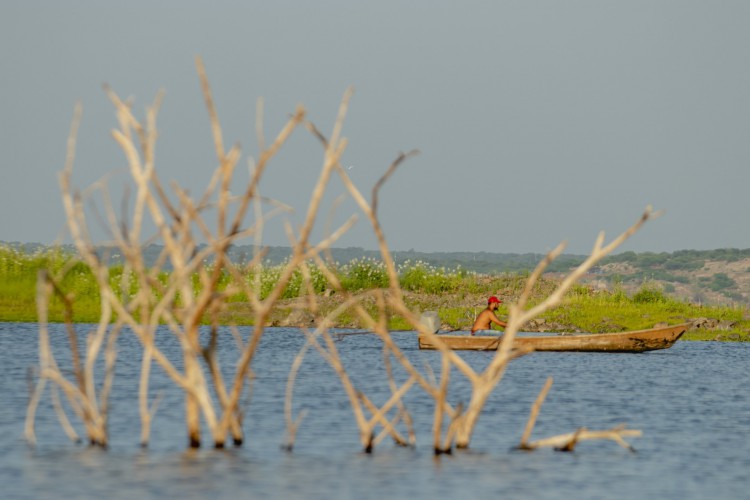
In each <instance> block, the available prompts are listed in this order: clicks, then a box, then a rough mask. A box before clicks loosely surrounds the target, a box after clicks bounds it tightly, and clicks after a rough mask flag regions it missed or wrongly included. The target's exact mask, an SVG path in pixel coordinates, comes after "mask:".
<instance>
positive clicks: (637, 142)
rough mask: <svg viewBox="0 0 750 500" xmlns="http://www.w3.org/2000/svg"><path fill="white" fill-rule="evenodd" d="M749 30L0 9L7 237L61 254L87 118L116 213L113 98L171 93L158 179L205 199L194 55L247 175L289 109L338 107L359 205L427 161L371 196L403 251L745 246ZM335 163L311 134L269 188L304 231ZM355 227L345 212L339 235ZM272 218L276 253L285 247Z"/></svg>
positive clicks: (158, 8) (548, 8)
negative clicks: (406, 155)
mask: <svg viewBox="0 0 750 500" xmlns="http://www.w3.org/2000/svg"><path fill="white" fill-rule="evenodd" d="M748 26H750V2H747V1H719V2H708V1H687V0H676V1H658V0H645V1H636V0H628V1H616V2H615V1H601V0H596V1H593V0H592V1H522V0H517V1H494V0H493V1H475V0H462V1H451V2H448V1H434V0H433V1H393V0H378V1H370V2H364V1H315V2H313V1H301V0H300V1H273V2H272V1H266V2H260V1H218V0H214V1H211V2H197V1H179V2H178V1H169V2H168V1H161V2H158V1H143V0H128V1H126V2H120V1H118V2H109V1H101V0H97V1H94V0H87V1H71V0H67V1H55V0H50V1H32V0H4V1H3V2H1V3H0V71H1V72H2V92H1V93H0V117H1V118H0V152H2V156H1V157H0V158H1V159H2V160H1V161H2V170H3V177H2V181H0V213H1V214H2V218H1V219H0V221H1V222H0V240H4V241H22V242H43V243H50V242H53V241H54V240H56V239H57V238H58V237H59V236H60V235H61V234H63V228H64V217H63V215H62V210H61V202H60V195H59V188H58V184H57V174H58V172H59V171H60V170H61V168H62V166H63V164H64V159H65V143H66V139H67V135H68V130H69V126H70V120H71V117H72V114H73V108H74V105H75V103H76V101H80V102H81V103H82V104H83V123H82V128H81V132H80V134H79V141H78V156H77V160H76V164H75V174H74V181H75V183H76V185H78V186H79V187H81V188H83V187H86V186H88V185H89V184H91V183H92V182H94V181H95V180H97V179H99V178H100V177H102V176H104V175H107V174H112V177H111V178H110V180H109V183H110V189H111V191H112V193H113V197H114V198H116V199H117V200H118V201H117V204H118V206H119V197H120V196H121V193H122V192H123V188H122V186H123V185H124V182H125V180H126V179H127V177H126V176H125V175H124V170H123V167H124V166H125V165H126V164H125V160H124V158H123V155H122V154H121V153H120V151H119V150H118V148H117V147H116V146H115V144H114V141H113V139H112V138H111V136H110V130H111V129H112V128H113V127H115V126H116V122H115V116H114V112H113V109H112V106H111V104H110V103H109V101H108V100H107V98H106V96H105V94H104V92H103V91H102V84H103V83H105V82H106V83H108V84H110V85H111V86H112V87H113V88H114V89H115V91H116V92H118V93H119V94H120V95H121V96H122V97H128V96H132V97H133V98H134V99H135V110H136V111H137V115H138V116H140V117H143V116H144V113H143V110H144V108H145V106H147V105H148V104H150V103H151V102H152V101H153V99H154V97H155V95H156V93H157V92H158V91H159V89H164V91H165V92H166V95H165V100H164V103H163V106H162V108H161V112H160V115H159V125H158V126H159V133H160V142H159V145H158V149H157V169H158V170H159V172H160V175H161V177H162V178H163V179H164V180H165V181H172V180H174V181H176V182H177V183H179V184H181V185H183V186H185V187H188V188H189V189H190V190H191V192H192V193H199V192H201V188H202V187H203V186H205V184H206V183H207V181H208V179H209V178H210V175H211V173H212V172H213V169H214V167H215V164H216V160H215V156H214V154H213V152H214V149H213V145H212V142H211V134H210V129H209V123H208V118H207V113H206V109H205V106H204V104H203V100H202V97H201V93H200V86H199V81H198V78H197V75H196V71H195V62H194V58H195V56H196V55H200V56H202V57H203V60H204V62H205V65H206V68H207V71H208V75H209V78H210V81H211V85H212V88H213V91H214V95H215V99H216V104H217V107H218V112H219V116H220V118H221V120H222V123H223V126H224V138H225V142H226V143H228V144H231V143H234V142H239V143H241V144H242V148H243V158H247V157H248V156H255V155H256V154H257V141H256V134H255V115H256V109H257V99H258V98H259V97H262V98H263V99H264V103H265V106H264V107H265V133H266V135H267V136H268V137H270V136H272V135H274V134H275V132H276V131H278V130H279V128H280V127H281V125H282V124H283V122H284V121H285V120H286V118H287V116H288V115H289V114H290V113H291V112H292V111H293V110H294V108H295V106H296V105H297V104H303V105H304V106H305V107H306V108H307V110H308V116H309V117H310V118H311V119H312V121H313V122H315V123H316V124H317V125H318V127H319V128H320V129H321V130H323V131H325V132H326V133H328V132H330V129H331V127H332V126H333V122H334V119H335V115H336V111H337V107H338V103H339V101H340V99H341V96H342V95H343V93H344V91H345V89H346V88H347V87H348V86H353V87H354V89H355V94H354V97H353V100H352V103H351V106H350V109H349V115H348V118H347V122H346V125H345V127H344V136H346V137H347V138H348V140H349V147H348V148H347V151H346V153H345V156H344V163H345V165H347V166H350V167H352V168H351V170H350V171H349V172H350V173H351V176H352V178H353V180H354V181H355V182H356V183H357V184H358V186H359V187H360V189H362V190H363V191H364V192H366V193H368V195H369V192H370V190H371V188H372V186H373V184H374V183H375V182H376V180H377V179H378V178H379V177H380V175H382V173H383V172H384V171H385V170H386V169H387V167H388V165H389V164H390V163H391V161H392V160H393V159H394V158H395V157H396V156H397V155H398V153H399V152H401V151H408V150H411V149H415V148H416V149H419V150H420V151H421V154H420V155H418V156H416V157H414V158H412V159H410V160H409V161H408V162H406V163H405V164H403V165H402V167H401V169H400V170H399V171H398V172H397V173H396V174H395V175H394V176H393V177H392V179H391V180H390V181H389V183H388V184H386V185H385V187H384V188H383V190H382V192H381V195H380V210H379V213H380V215H381V220H382V223H383V226H384V228H385V231H386V236H387V239H388V242H389V244H390V246H391V248H392V249H394V250H408V249H415V250H419V251H427V252H433V251H488V252H523V253H525V252H545V251H547V250H549V249H551V248H552V247H554V246H555V245H556V244H557V243H559V242H560V241H562V240H568V242H569V247H568V250H567V251H568V252H570V253H584V252H588V251H589V249H590V247H591V244H592V243H593V241H594V239H595V237H596V235H597V233H598V232H599V231H601V230H604V231H606V233H607V235H608V236H610V237H613V236H615V235H616V234H617V233H619V232H620V231H622V230H623V229H625V228H626V227H627V226H629V225H630V224H631V223H632V222H634V221H635V220H636V219H637V218H638V217H639V215H640V214H641V213H642V211H643V209H644V208H645V207H646V206H647V205H648V204H652V205H653V206H654V207H655V208H657V209H664V210H665V214H664V216H663V217H661V218H659V219H657V220H655V221H653V222H652V223H649V225H647V227H646V228H644V229H643V230H642V231H641V232H640V233H639V234H637V235H636V236H635V237H634V239H632V240H631V242H629V243H628V244H627V245H626V246H625V247H624V248H623V249H625V250H635V251H675V250H681V249H699V250H702V249H715V248H724V247H736V248H748V247H750V231H748V216H750V196H748V190H749V188H750V168H749V167H750V161H749V160H750V29H748ZM321 162H322V154H321V148H320V146H319V144H318V143H317V142H316V141H315V140H314V139H313V138H312V137H311V136H310V135H309V134H308V133H307V132H305V131H303V130H299V131H297V132H296V133H295V135H294V136H293V138H292V142H291V143H290V144H289V145H288V147H287V148H286V149H285V150H284V152H283V154H281V155H280V156H279V157H278V158H277V159H276V160H275V161H274V162H273V163H272V164H271V166H270V170H269V171H268V174H267V176H266V177H265V178H264V180H263V182H262V184H261V189H262V193H263V194H264V195H265V196H268V197H271V198H275V199H278V200H280V201H283V202H285V203H287V204H290V205H292V206H294V207H296V208H297V212H296V215H293V216H290V220H291V221H292V222H293V223H299V221H300V219H299V217H300V214H301V213H303V212H304V210H305V209H306V207H307V204H308V201H309V196H310V189H311V186H312V183H313V182H314V181H315V179H316V178H317V175H318V173H319V170H320V166H321ZM246 165H247V163H246V161H245V160H243V162H242V166H243V168H242V169H240V170H241V172H240V178H239V179H238V186H240V185H241V181H242V180H243V179H245V178H247V168H246ZM239 189H241V188H239V187H238V188H237V190H238V191H239ZM340 192H341V187H340V185H339V184H338V183H334V185H333V186H332V195H336V194H338V193H340ZM328 201H329V205H330V202H332V200H328ZM328 210H329V207H328V206H326V208H325V211H324V213H323V215H324V217H323V221H322V222H321V225H320V230H321V231H323V230H324V225H325V219H327V217H328V215H327V214H328ZM355 210H356V209H355V207H354V206H353V205H352V204H351V203H350V202H349V203H344V204H342V205H341V206H340V207H339V208H338V212H336V215H335V216H333V220H334V221H335V222H340V221H342V220H344V218H345V215H348V214H349V213H352V212H353V211H355ZM280 221H281V219H279V223H277V224H275V226H274V227H270V228H268V230H267V231H266V237H265V243H267V244H270V245H285V244H287V241H286V238H285V236H284V233H283V230H282V225H281V223H280ZM318 234H320V233H318ZM370 234H371V231H369V229H368V228H367V227H366V226H365V225H364V222H363V221H361V222H360V224H358V227H357V228H356V229H355V230H353V231H352V232H351V233H350V234H349V235H348V236H347V237H346V238H345V239H344V240H342V241H341V242H340V243H339V244H337V245H336V246H361V247H365V248H374V241H373V239H372V237H371V236H370Z"/></svg>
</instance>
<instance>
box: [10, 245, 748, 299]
mask: <svg viewBox="0 0 750 500" xmlns="http://www.w3.org/2000/svg"><path fill="white" fill-rule="evenodd" d="M2 244H3V245H6V246H11V247H16V248H19V249H22V250H24V251H25V252H29V253H33V252H34V251H37V250H40V249H44V248H45V247H44V245H40V244H36V243H17V242H16V243H2ZM162 248H163V247H161V246H159V245H150V246H148V247H147V248H146V249H145V250H144V255H145V257H146V261H147V263H148V264H149V265H150V264H151V263H153V262H154V261H155V260H156V258H157V256H158V255H159V252H160V251H161V250H162ZM63 249H64V250H66V251H69V252H71V253H74V252H75V249H74V247H72V246H65V247H63ZM99 253H100V254H101V255H107V256H108V258H109V260H110V262H112V263H116V262H118V259H119V254H118V253H117V251H116V250H113V249H109V250H107V249H104V248H103V249H100V250H99ZM253 253H254V250H253V247H252V246H249V245H243V246H235V247H232V248H231V249H230V252H229V255H230V258H231V259H232V260H233V261H235V262H242V261H247V260H249V259H250V258H252V256H253ZM330 255H331V258H332V259H333V261H334V262H337V263H339V264H346V263H349V262H351V261H352V260H355V259H363V258H369V259H379V258H380V253H379V252H377V251H374V250H365V249H363V248H359V247H349V248H334V249H331V251H330ZM289 256H290V249H289V248H288V247H267V253H266V256H265V262H267V263H268V264H271V265H275V264H280V263H282V262H284V261H285V260H286V259H288V258H289ZM393 257H394V259H395V261H396V263H397V264H403V263H405V262H412V263H413V262H417V261H422V262H424V263H426V264H428V265H431V266H434V267H437V268H441V267H443V268H446V269H455V268H457V267H459V266H460V267H461V268H462V269H465V270H467V271H473V272H477V273H481V274H496V273H523V272H530V271H531V270H533V269H534V268H535V267H536V265H537V264H538V263H539V262H540V260H541V259H542V258H543V257H544V254H541V253H525V254H517V253H491V252H418V251H415V250H407V251H394V252H393ZM585 258H586V256H585V255H572V254H564V255H561V256H560V257H559V258H558V259H557V260H555V261H554V262H553V263H552V264H551V265H550V266H549V268H548V269H547V273H549V274H550V275H560V276H561V275H563V274H565V273H567V272H568V271H570V270H571V269H573V268H574V267H575V266H577V265H579V264H580V263H581V262H583V260H584V259H585ZM582 282H583V283H584V284H587V285H590V286H592V287H594V288H598V289H609V290H612V289H615V288H616V287H620V288H622V289H624V290H625V291H627V292H634V291H635V290H638V289H639V288H641V287H643V286H654V287H658V288H660V289H661V290H662V291H664V292H665V293H666V294H667V295H671V296H674V297H676V298H679V299H681V300H686V301H690V302H694V303H705V304H736V305H738V306H745V307H747V306H748V305H749V304H750V249H744V250H739V249H734V248H724V249H717V250H679V251H676V252H671V253H670V252H661V253H654V252H642V253H636V252H623V253H619V254H615V255H611V256H609V257H607V258H605V259H603V260H602V261H601V262H600V264H599V265H598V266H597V267H596V268H594V269H592V271H591V273H589V274H588V275H587V276H586V277H584V279H583V280H582Z"/></svg>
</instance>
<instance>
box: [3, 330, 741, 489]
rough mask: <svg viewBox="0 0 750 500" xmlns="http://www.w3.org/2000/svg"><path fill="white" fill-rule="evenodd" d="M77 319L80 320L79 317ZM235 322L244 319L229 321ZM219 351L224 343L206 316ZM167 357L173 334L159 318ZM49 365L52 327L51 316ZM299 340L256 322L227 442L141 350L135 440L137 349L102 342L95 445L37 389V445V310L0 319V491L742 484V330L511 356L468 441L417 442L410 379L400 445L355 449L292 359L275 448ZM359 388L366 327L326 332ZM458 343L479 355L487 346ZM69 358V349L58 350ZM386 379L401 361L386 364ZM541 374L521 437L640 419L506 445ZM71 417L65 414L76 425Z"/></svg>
mask: <svg viewBox="0 0 750 500" xmlns="http://www.w3.org/2000/svg"><path fill="white" fill-rule="evenodd" d="M79 327H80V328H81V329H82V331H83V330H85V327H84V326H83V325H79ZM242 332H243V334H244V335H247V330H246V329H245V330H242ZM223 333H224V335H222V338H223V342H222V343H221V346H220V347H221V348H220V357H221V360H222V363H223V365H224V366H225V367H228V366H230V365H231V363H232V360H234V359H236V353H237V351H236V348H235V347H234V340H233V339H232V337H231V335H229V333H228V331H224V332H223ZM161 337H163V341H162V342H161V346H162V348H163V349H164V351H165V352H166V353H167V354H168V355H169V356H171V357H173V358H174V359H177V358H178V357H179V348H178V346H177V345H176V343H175V342H174V341H173V340H171V339H170V337H169V334H168V332H167V331H166V330H165V331H164V332H163V335H161ZM394 337H395V338H396V340H397V342H398V344H399V345H400V346H402V347H403V349H404V351H405V352H406V354H407V355H408V356H409V357H410V358H411V359H412V361H413V362H414V363H415V364H416V365H417V366H419V367H424V366H425V365H427V364H431V365H432V366H433V367H435V369H436V371H437V368H438V364H437V362H438V360H439V355H438V354H437V353H435V352H426V351H419V350H418V349H417V348H416V341H415V338H414V334H413V333H411V332H399V333H395V334H394ZM52 338H53V340H54V342H55V344H56V345H55V347H56V355H57V356H58V360H59V362H60V363H61V364H64V363H67V360H68V359H69V354H68V355H67V356H65V355H63V353H64V352H65V349H64V348H65V346H66V345H67V341H66V339H67V336H66V335H65V332H64V330H63V328H62V327H60V326H53V327H52ZM302 344H303V339H302V336H301V334H300V332H299V331H298V330H295V329H281V328H274V329H270V330H268V332H267V333H266V335H265V336H264V338H263V341H262V345H261V349H260V351H259V353H258V356H257V359H256V360H255V362H254V364H253V367H254V372H255V374H256V380H255V383H254V385H253V392H252V398H251V399H250V400H249V402H248V404H247V407H246V419H245V426H244V427H245V431H246V442H245V444H244V445H243V446H242V447H240V448H233V447H229V448H228V449H226V450H214V449H213V448H211V447H210V445H209V446H206V447H204V448H201V449H199V450H189V449H187V447H186V437H185V430H184V413H183V398H182V394H181V392H180V391H179V390H178V389H176V388H175V386H174V385H173V384H172V383H171V382H170V381H169V380H168V379H167V378H166V376H165V375H164V374H163V372H162V370H161V369H160V368H159V367H156V366H155V367H154V369H153V379H152V389H153V393H154V394H156V393H159V394H161V395H162V397H163V399H162V402H161V404H160V406H159V409H158V411H157V414H156V417H155V421H154V424H153V430H152V440H151V443H150V446H149V448H148V449H145V450H144V449H141V448H140V447H139V446H138V440H139V435H140V421H139V416H138V411H137V399H136V390H137V387H136V386H137V379H138V373H139V370H140V364H139V363H140V359H139V354H140V349H139V346H138V343H137V341H136V340H135V339H134V337H132V336H130V335H125V336H123V337H122V338H121V340H120V342H119V358H118V367H117V376H116V382H115V387H114V391H113V395H112V402H111V405H112V410H111V423H110V439H111V446H110V447H109V448H108V449H107V450H101V449H97V448H91V447H88V446H86V445H81V444H74V443H72V442H70V441H68V440H67V438H66V436H65V434H64V433H63V431H62V429H61V428H60V426H59V424H58V423H57V419H56V416H55V413H54V410H53V408H52V406H51V403H50V398H49V393H48V392H47V393H46V397H45V398H44V399H43V402H42V405H41V406H40V408H39V412H38V416H37V422H36V429H37V436H38V444H37V446H35V447H30V446H29V445H28V444H27V443H26V442H25V440H24V438H23V435H22V434H23V423H24V418H25V413H26V405H27V402H28V378H27V373H28V369H29V367H30V366H32V365H35V364H37V326H36V325H35V324H18V323H0V347H1V348H0V356H2V360H1V361H2V362H1V363H0V371H1V373H2V377H0V384H1V385H0V398H1V399H0V496H2V498H12V499H38V498H66V499H79V498H80V499H93V498H97V499H98V498H107V499H108V500H113V499H119V498H157V497H158V498H181V499H192V498H212V499H223V498H321V499H323V498H325V499H332V498H334V499H335V498H383V497H390V498H410V499H413V500H419V499H433V498H449V497H453V498H490V497H492V498H497V497H501V496H502V497H505V498H559V499H569V498H580V499H589V498H590V499H608V498H623V499H625V498H659V499H675V500H677V499H685V498H696V499H698V498H748V495H750V493H748V491H749V490H750V439H748V434H750V383H749V382H750V370H748V366H749V363H748V362H749V361H750V344H745V343H719V342H682V341H680V342H678V343H677V344H676V345H675V346H674V347H672V348H671V349H668V350H664V351H653V352H649V353H644V354H591V353H581V354H579V353H535V354H532V355H530V356H526V357H524V358H521V359H518V360H516V361H514V362H513V363H512V364H511V366H510V368H509V370H508V372H507V374H506V376H505V378H504V379H503V381H502V382H501V384H500V385H499V386H498V387H497V389H496V391H495V394H494V395H493V397H492V398H491V400H490V401H489V402H488V404H487V406H486V408H485V412H484V413H483V414H482V417H481V419H480V421H479V424H478V427H477V429H476V432H475V434H474V437H473V439H472V443H471V450H470V451H467V452H456V453H454V454H453V455H450V456H446V455H443V456H440V457H435V456H433V453H432V446H431V443H432V434H431V422H432V409H433V406H432V404H431V401H430V399H429V398H428V397H426V396H425V395H424V394H423V393H422V391H421V389H419V388H418V387H414V388H412V389H411V391H410V392H409V394H408V395H407V397H406V398H405V401H406V404H407V406H408V408H409V410H410V411H411V413H412V416H413V418H414V421H415V427H416V431H417V446H416V448H400V447H398V446H396V445H394V444H393V443H392V442H391V441H389V440H384V441H383V442H381V443H380V444H379V445H377V446H376V448H375V450H374V453H373V454H371V455H368V454H365V453H363V452H362V451H361V447H360V445H359V441H358V437H357V427H356V425H355V423H354V419H353V416H352V413H351V410H350V406H349V404H348V400H347V398H346V395H345V393H344V391H343V390H342V388H341V384H340V382H339V380H338V378H337V377H336V376H335V374H334V372H333V370H332V369H331V368H330V367H328V365H327V364H326V363H325V362H324V361H323V360H322V358H321V357H320V355H318V354H317V353H315V352H310V353H308V354H307V357H306V358H305V362H304V364H303V365H302V369H301V371H300V373H299V377H298V380H297V385H296V386H295V394H294V404H295V412H298V411H299V410H300V409H302V408H304V409H306V410H307V412H308V413H307V416H306V417H305V419H304V420H303V423H302V425H301V427H300V429H299V432H298V436H297V440H296V445H295V448H294V451H293V452H292V453H287V452H285V451H283V450H282V449H281V445H282V444H283V443H284V442H285V440H286V437H287V436H286V431H285V423H284V414H283V409H284V390H285V385H286V381H287V376H288V373H289V368H290V366H291V363H292V360H293V359H294V356H295V355H296V354H297V353H298V351H299V348H300V346H301V345H302ZM337 348H338V349H339V351H340V353H341V355H342V358H343V359H344V362H345V363H346V366H347V367H348V368H349V371H350V373H351V375H352V377H353V379H354V381H355V383H356V385H357V387H358V388H359V389H361V390H362V391H364V392H365V393H366V394H367V395H368V396H369V397H370V398H371V399H373V400H374V401H377V402H380V403H382V402H384V401H385V400H386V398H387V394H388V391H389V389H388V386H387V384H386V383H385V378H384V376H383V371H382V353H381V349H380V344H379V341H378V340H377V338H375V337H374V336H371V335H351V336H346V337H343V338H342V340H341V341H339V342H337ZM462 356H463V357H464V358H465V359H466V360H467V361H468V362H469V363H470V364H471V365H472V366H474V367H476V368H481V367H483V366H484V365H486V363H487V362H488V360H489V359H490V356H491V354H490V353H482V352H466V353H463V354H462ZM68 366H69V365H68ZM396 373H397V378H399V380H403V373H402V372H401V371H399V370H397V371H396ZM548 376H552V377H554V380H555V382H554V384H553V386H552V389H551V391H550V393H549V395H548V397H547V400H546V402H545V403H544V405H543V407H542V410H541V414H540V417H539V420H538V422H537V426H536V428H535V430H534V434H533V436H532V439H538V438H542V437H547V436H552V435H556V434H562V433H566V432H571V431H574V430H575V429H577V428H579V427H584V426H585V427H587V428H589V429H606V428H610V427H612V426H614V425H617V424H620V423H625V424H627V426H628V427H629V428H633V429H640V430H642V431H643V436H642V437H640V438H633V439H630V440H629V441H630V443H631V444H632V445H633V446H634V447H635V449H636V450H637V451H636V453H631V452H629V451H627V450H625V449H623V448H621V447H620V446H618V445H617V444H615V443H614V442H612V441H584V442H582V443H580V444H579V445H578V447H577V448H576V450H575V452H574V453H561V452H555V451H553V450H551V449H540V450H537V451H534V452H521V451H516V450H514V447H515V446H516V445H517V444H518V441H519V439H520V437H521V434H522V433H523V429H524V425H525V422H526V419H527V417H528V414H529V409H530V406H531V404H532V402H533V401H534V399H535V398H536V396H537V394H538V392H539V390H540V389H541V387H542V386H543V384H544V381H545V380H546V378H547V377H548ZM451 380H452V384H453V386H452V389H451V396H450V398H451V401H452V402H453V403H454V404H455V403H457V402H459V401H467V399H468V397H469V392H468V383H467V382H466V381H465V380H464V379H463V378H462V377H461V375H460V374H458V372H456V371H454V372H453V373H452V377H451ZM78 430H79V432H80V433H81V434H82V433H83V432H82V429H80V427H79V428H78Z"/></svg>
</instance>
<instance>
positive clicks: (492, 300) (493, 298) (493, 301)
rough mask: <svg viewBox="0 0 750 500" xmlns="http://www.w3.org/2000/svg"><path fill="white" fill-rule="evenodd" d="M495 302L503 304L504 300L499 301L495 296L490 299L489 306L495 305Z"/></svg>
mask: <svg viewBox="0 0 750 500" xmlns="http://www.w3.org/2000/svg"><path fill="white" fill-rule="evenodd" d="M495 302H497V303H498V304H502V303H503V301H502V300H500V299H498V298H497V297H495V296H494V295H493V296H492V297H490V298H489V300H488V301H487V303H488V304H493V303H495Z"/></svg>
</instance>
